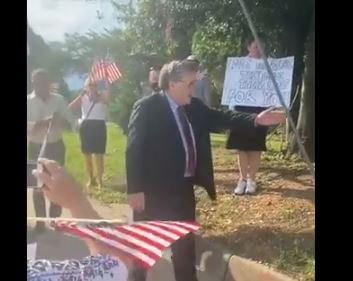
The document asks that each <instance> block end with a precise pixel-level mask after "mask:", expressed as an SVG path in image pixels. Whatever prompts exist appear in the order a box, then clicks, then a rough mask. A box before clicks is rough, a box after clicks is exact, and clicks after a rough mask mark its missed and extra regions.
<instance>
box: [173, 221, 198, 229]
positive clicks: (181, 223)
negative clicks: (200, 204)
mask: <svg viewBox="0 0 353 281" xmlns="http://www.w3.org/2000/svg"><path fill="white" fill-rule="evenodd" d="M169 223H170V224H172V225H173V224H175V225H179V226H182V227H184V228H185V229H187V230H189V231H197V230H198V229H199V228H200V227H199V226H198V225H197V224H194V223H184V222H179V221H175V222H169Z"/></svg>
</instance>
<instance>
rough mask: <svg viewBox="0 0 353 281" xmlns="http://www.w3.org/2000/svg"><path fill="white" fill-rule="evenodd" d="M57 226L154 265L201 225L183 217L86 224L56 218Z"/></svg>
mask: <svg viewBox="0 0 353 281" xmlns="http://www.w3.org/2000/svg"><path fill="white" fill-rule="evenodd" d="M55 228H56V229H58V230H61V231H64V232H67V233H70V234H73V235H75V236H78V237H80V238H92V239H94V240H97V241H99V242H101V243H104V244H106V245H108V246H110V247H113V248H115V249H117V250H120V251H122V252H124V253H125V254H127V255H128V256H130V257H131V258H132V259H133V260H134V261H136V262H137V263H138V264H139V265H140V266H141V267H143V268H149V267H152V266H153V265H154V264H155V263H156V261H157V260H158V259H160V258H161V257H162V253H163V251H164V250H165V249H166V248H168V247H169V246H170V245H171V244H173V243H174V242H175V241H177V240H179V239H180V238H182V237H184V236H185V235H187V234H189V233H192V232H196V231H198V230H199V228H200V227H199V225H197V224H196V223H190V222H179V221H148V222H140V223H133V224H130V225H82V224H78V223H67V222H66V223H65V222H56V223H55Z"/></svg>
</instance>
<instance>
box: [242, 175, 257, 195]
mask: <svg viewBox="0 0 353 281" xmlns="http://www.w3.org/2000/svg"><path fill="white" fill-rule="evenodd" d="M245 193H247V194H254V193H256V182H254V181H253V180H250V179H248V181H247V183H246V190H245Z"/></svg>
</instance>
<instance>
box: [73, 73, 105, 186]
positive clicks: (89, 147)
mask: <svg viewBox="0 0 353 281" xmlns="http://www.w3.org/2000/svg"><path fill="white" fill-rule="evenodd" d="M105 85H106V90H104V91H102V92H100V93H99V92H98V88H97V82H94V81H92V80H91V78H87V79H86V81H85V84H84V88H83V92H82V94H81V95H79V96H78V97H77V98H76V99H75V100H74V101H72V102H71V104H70V107H71V108H74V107H81V119H80V129H79V133H80V142H81V151H82V153H83V154H84V158H85V167H86V172H87V174H88V177H89V180H88V182H87V188H91V187H93V186H96V185H97V184H98V187H100V188H101V187H102V186H103V173H104V154H105V150H106V145H107V127H106V122H105V120H106V117H107V104H108V103H109V101H110V98H111V92H110V86H109V83H105ZM92 155H94V158H95V164H96V170H97V180H98V183H97V181H96V178H95V176H94V171H93V161H92Z"/></svg>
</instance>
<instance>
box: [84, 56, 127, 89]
mask: <svg viewBox="0 0 353 281" xmlns="http://www.w3.org/2000/svg"><path fill="white" fill-rule="evenodd" d="M121 77H122V74H121V71H120V70H119V68H118V66H117V65H116V63H115V62H114V61H107V60H97V61H95V62H94V63H93V65H92V68H91V73H90V79H91V81H100V80H107V81H108V82H109V83H110V84H112V83H114V82H115V81H117V80H119V79H120V78H121Z"/></svg>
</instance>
